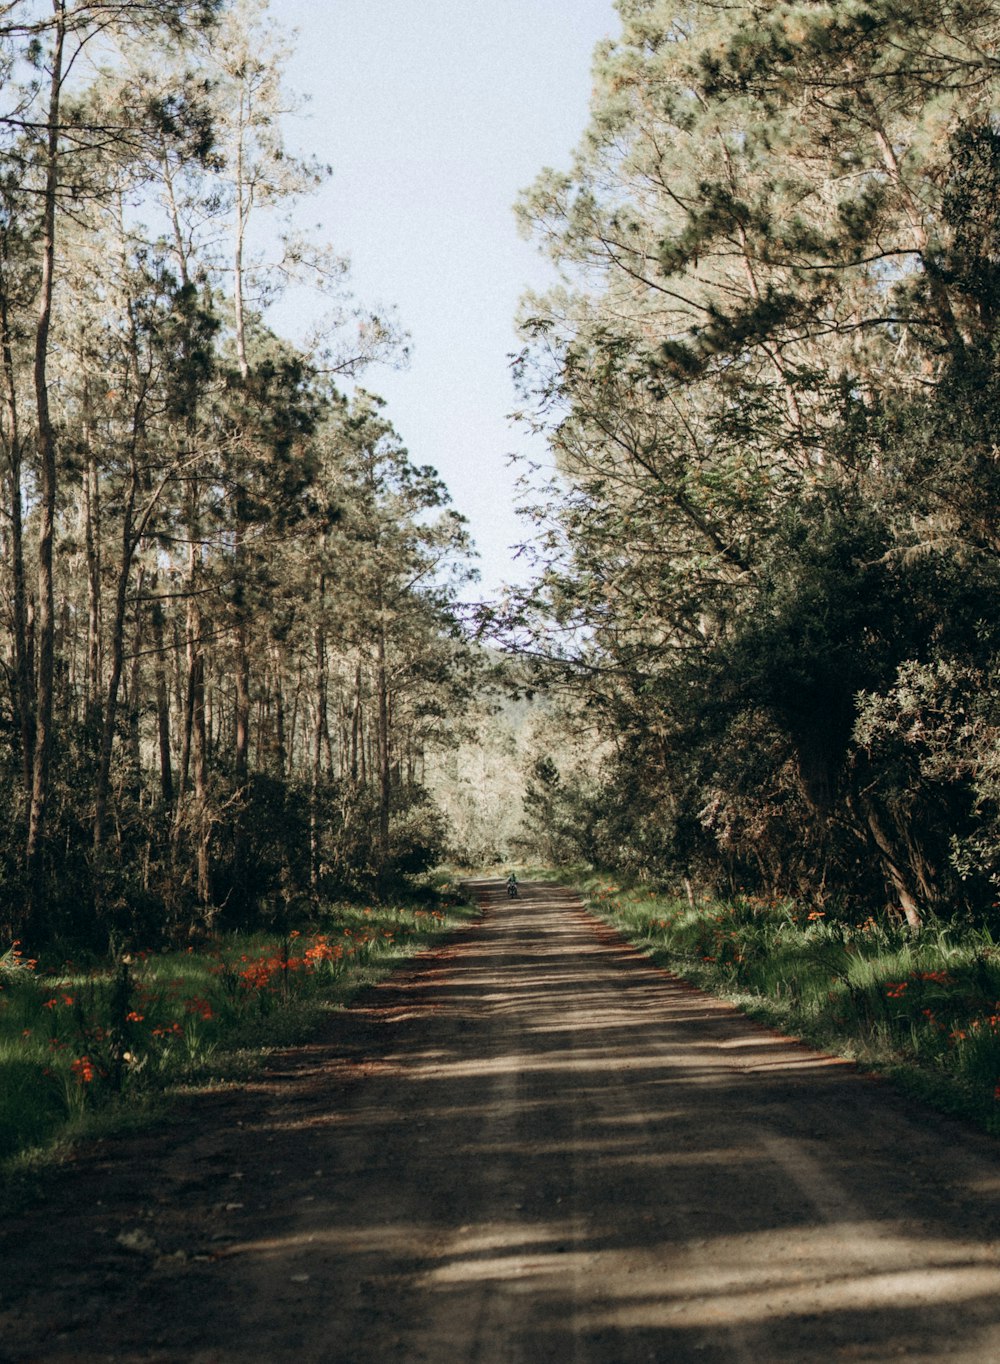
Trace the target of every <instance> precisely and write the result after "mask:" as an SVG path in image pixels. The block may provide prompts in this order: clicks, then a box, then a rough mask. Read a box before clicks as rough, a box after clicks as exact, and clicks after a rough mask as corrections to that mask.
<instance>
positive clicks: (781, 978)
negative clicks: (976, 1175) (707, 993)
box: [585, 878, 1000, 1134]
mask: <svg viewBox="0 0 1000 1364" xmlns="http://www.w3.org/2000/svg"><path fill="white" fill-rule="evenodd" d="M585 896H586V898H587V903H588V904H589V906H590V908H591V909H592V910H593V911H594V912H595V913H596V914H598V915H599V916H600V917H601V918H602V919H604V920H605V921H606V922H608V923H610V924H612V925H613V926H614V927H616V928H617V929H618V930H619V931H620V932H622V933H623V934H624V935H625V936H626V937H627V938H629V939H630V941H631V942H632V943H634V944H635V945H636V946H637V947H639V948H640V949H641V950H642V951H644V952H645V953H646V954H647V955H648V956H649V957H650V958H651V959H652V960H653V961H654V962H656V963H657V964H658V965H661V966H664V967H666V968H668V969H670V970H671V971H673V972H675V973H676V974H677V975H679V976H682V977H683V978H685V979H686V980H689V981H691V982H693V983H694V984H697V985H700V986H702V987H703V988H705V989H708V990H711V991H713V992H714V993H716V994H720V995H722V996H723V997H724V998H726V999H728V1000H730V1001H731V1002H732V1003H735V1004H737V1005H738V1006H739V1007H740V1008H741V1009H743V1011H744V1012H745V1013H747V1014H748V1015H749V1016H750V1017H752V1018H756V1019H758V1020H761V1021H764V1022H767V1023H769V1024H771V1025H773V1026H775V1027H778V1028H780V1029H782V1030H783V1031H785V1032H788V1033H790V1034H792V1035H794V1036H797V1037H800V1038H802V1039H803V1040H805V1041H807V1042H810V1043H812V1044H813V1045H815V1046H820V1047H823V1048H825V1049H827V1050H830V1051H834V1052H836V1053H838V1054H839V1055H842V1056H847V1057H851V1058H852V1059H854V1060H856V1061H858V1063H859V1064H860V1065H862V1066H863V1067H865V1068H867V1069H870V1070H875V1071H878V1072H881V1073H883V1074H886V1075H889V1076H890V1077H891V1078H893V1079H894V1080H895V1081H897V1082H898V1083H899V1084H901V1085H902V1086H903V1087H904V1088H905V1089H906V1090H907V1091H908V1092H910V1093H912V1094H915V1095H917V1096H919V1097H920V1098H921V1099H922V1100H924V1101H925V1102H928V1103H930V1104H932V1105H933V1106H934V1107H936V1108H938V1109H941V1110H943V1111H945V1112H949V1113H954V1114H958V1115H960V1116H963V1117H965V1118H969V1119H972V1120H973V1121H975V1122H976V1123H977V1124H979V1125H980V1126H982V1127H984V1128H985V1129H986V1130H987V1131H988V1132H991V1133H993V1134H1000V946H998V945H997V944H996V943H995V942H994V940H993V938H992V936H991V934H990V933H989V931H988V930H986V929H974V928H971V927H964V928H955V927H951V926H949V927H943V926H934V925H932V926H929V927H927V928H925V929H924V931H923V932H922V933H921V934H920V935H919V936H913V935H912V934H911V933H910V932H909V931H908V930H907V929H906V928H905V927H904V926H903V925H902V924H898V923H894V922H892V921H891V920H879V919H875V918H869V919H867V920H865V921H864V922H863V923H860V924H854V923H845V922H843V921H840V920H837V919H835V918H833V917H828V916H827V914H826V913H825V912H824V911H823V910H822V909H818V908H814V907H810V906H801V905H797V904H794V903H792V902H789V901H765V900H761V899H757V898H755V897H753V896H740V897H736V898H734V899H732V900H726V901H705V902H702V903H695V904H693V905H692V904H691V903H689V902H688V901H687V900H681V899H675V898H670V897H664V896H661V895H653V894H650V893H649V892H644V891H641V890H625V889H623V888H622V887H620V886H619V885H617V884H615V883H614V882H609V881H608V880H607V879H606V878H605V879H602V878H594V879H591V880H589V881H588V882H587V884H586V888H585Z"/></svg>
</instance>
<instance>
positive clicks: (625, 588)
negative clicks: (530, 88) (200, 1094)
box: [490, 0, 1000, 929]
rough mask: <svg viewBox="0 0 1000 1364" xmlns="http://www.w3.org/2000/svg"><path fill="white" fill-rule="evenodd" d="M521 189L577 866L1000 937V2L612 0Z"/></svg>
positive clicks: (542, 788)
mask: <svg viewBox="0 0 1000 1364" xmlns="http://www.w3.org/2000/svg"><path fill="white" fill-rule="evenodd" d="M617 9H618V11H619V14H620V16H621V20H622V32H621V34H620V36H619V37H617V38H616V39H615V40H613V41H611V42H608V43H607V44H605V45H604V46H603V47H602V48H601V49H600V50H599V51H598V53H597V57H596V63H595V89H594V99H593V105H592V111H591V121H590V125H589V128H588V130H587V133H586V136H585V138H584V139H583V141H582V143H581V145H580V147H579V149H578V151H577V153H576V156H575V159H574V161H573V164H572V167H571V169H570V170H569V171H568V172H555V171H546V172H544V173H543V174H541V175H540V176H539V177H538V179H537V180H536V182H535V184H534V185H533V186H532V187H531V188H530V189H529V190H528V191H526V192H525V193H524V195H523V196H522V199H521V202H520V204H519V209H518V211H519V213H520V216H521V220H522V223H523V226H524V229H525V231H526V232H527V233H529V234H530V235H531V236H532V237H533V238H534V239H535V240H536V241H537V242H538V244H539V245H540V246H541V247H542V249H544V250H545V251H546V252H548V253H549V254H550V256H551V258H552V260H553V261H554V263H555V264H556V266H557V267H558V270H559V283H558V284H557V286H556V287H554V288H553V289H551V290H550V291H549V292H547V293H546V294H544V296H538V297H529V298H528V299H526V300H525V303H524V306H523V310H522V316H521V327H522V332H523V338H524V349H523V351H522V353H521V355H520V356H519V358H518V380H519V384H520V389H521V395H522V405H523V419H524V420H525V421H528V422H530V423H532V424H533V425H534V426H535V427H537V428H538V429H540V430H543V431H544V432H546V433H547V436H548V439H549V442H550V445H551V448H552V450H553V452H554V456H555V467H554V469H553V471H552V476H551V481H550V482H548V483H546V482H544V481H542V480H541V479H539V478H538V477H535V478H534V479H532V478H531V477H530V474H529V476H528V479H527V481H528V483H529V484H530V485H531V486H530V488H529V490H528V496H527V506H526V509H525V510H526V513H527V515H528V518H529V520H528V526H529V529H530V538H531V543H532V546H533V549H534V555H535V562H536V570H537V576H536V582H535V585H534V587H533V588H531V589H530V590H528V591H526V592H521V593H519V594H515V595H512V596H511V597H510V598H509V599H508V600H507V601H506V602H504V603H502V604H501V605H499V606H497V607H496V608H495V609H494V611H493V613H492V617H491V620H490V626H491V628H494V629H496V630H497V631H498V632H499V633H501V634H502V633H503V632H504V631H506V632H507V635H508V638H509V639H510V640H511V641H512V642H513V645H514V646H515V647H517V648H520V649H521V650H523V651H524V652H525V653H527V654H529V655H531V656H532V657H534V658H535V660H536V664H537V666H538V667H540V668H541V669H542V670H543V672H544V675H545V676H546V677H547V678H548V679H549V681H550V684H551V686H552V687H553V689H554V691H555V692H556V694H558V695H560V696H562V697H563V698H564V701H565V713H566V716H567V719H566V724H567V725H568V726H569V727H570V732H572V733H574V734H575V735H576V736H577V738H578V740H579V747H580V751H581V752H589V753H594V752H596V751H598V750H600V751H601V752H602V754H603V760H602V762H601V763H600V764H599V765H598V766H597V767H596V768H595V767H594V765H593V763H592V762H566V761H561V762H555V761H552V760H551V759H546V758H545V757H544V756H543V757H540V758H538V759H537V760H536V762H535V766H534V770H533V772H532V776H531V782H530V787H529V792H528V799H529V805H530V807H531V808H532V809H533V810H534V811H535V815H536V819H537V820H539V821H545V824H546V827H547V829H548V837H549V840H550V843H551V845H552V850H553V852H558V851H560V850H561V852H562V855H564V856H575V857H578V858H582V859H583V860H585V861H588V862H590V863H592V864H594V865H597V866H605V867H612V868H614V869H616V870H617V871H618V872H619V874H622V875H632V876H633V877H638V878H640V879H647V880H650V881H654V882H659V883H661V884H665V885H670V886H675V887H677V889H678V890H679V891H680V893H682V894H683V893H684V891H685V889H686V892H687V894H688V895H689V896H690V897H692V899H693V897H695V896H697V895H700V894H703V893H706V892H707V893H712V892H715V893H722V894H730V895H731V894H736V893H738V892H739V891H740V890H741V889H742V890H745V891H746V892H747V893H752V894H754V895H758V896H764V897H768V898H772V897H777V898H781V897H790V898H792V899H794V900H797V901H798V902H799V903H805V904H812V905H814V906H816V907H817V912H821V913H823V914H829V915H832V916H839V917H841V918H844V919H846V920H848V921H853V922H860V921H861V920H863V919H864V918H865V917H866V916H867V915H869V914H870V913H873V912H875V913H878V912H881V911H882V910H883V909H888V910H889V911H890V912H891V913H892V914H895V915H898V916H899V918H900V921H903V919H904V916H905V921H906V923H907V924H908V925H909V926H910V928H911V929H918V928H919V927H920V926H921V924H923V923H926V922H927V921H928V920H930V919H932V918H946V919H948V920H950V921H956V920H958V921H963V920H972V921H975V922H977V923H980V924H983V923H988V922H992V921H994V920H995V909H996V901H997V899H998V898H1000V897H998V896H997V887H998V880H1000V804H998V798H1000V746H998V739H1000V707H998V702H1000V691H998V685H997V661H998V648H1000V633H998V617H997V610H996V602H997V587H998V581H1000V576H998V575H1000V561H998V551H1000V524H998V517H997V512H998V505H1000V456H998V443H997V417H998V414H1000V403H998V399H1000V388H998V378H997V343H998V321H1000V313H998V307H1000V219H998V217H997V203H998V199H1000V121H998V93H1000V84H998V75H1000V72H998V66H997V57H996V54H997V51H998V41H1000V9H998V7H997V5H996V4H994V3H991V0H906V2H905V3H900V0H841V3H834V4H829V3H821V0H808V2H807V3H777V2H769V3H765V4H750V3H746V4H735V5H717V4H715V3H709V2H706V3H697V2H695V3H675V0H619V3H618V5H617Z"/></svg>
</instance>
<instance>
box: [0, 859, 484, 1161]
mask: <svg viewBox="0 0 1000 1364" xmlns="http://www.w3.org/2000/svg"><path fill="white" fill-rule="evenodd" d="M471 913H472V911H471V910H470V909H469V908H468V907H467V906H465V905H463V904H461V903H460V902H459V900H458V899H457V897H455V896H454V895H452V894H451V893H450V888H448V887H447V886H446V887H445V888H444V889H443V890H441V891H440V892H438V893H437V894H436V895H435V894H431V895H428V897H427V899H426V901H425V902H424V904H423V905H420V904H418V903H416V902H414V901H411V902H410V903H408V904H372V905H347V904H335V905H330V906H328V907H327V908H326V910H325V911H324V912H323V913H322V914H320V915H318V916H316V917H314V918H313V919H312V921H311V922H310V923H309V924H305V923H303V926H302V927H301V929H297V928H290V929H287V930H285V931H282V932H277V933H276V932H258V933H252V934H251V933H226V934H219V935H217V936H212V937H209V936H206V937H205V938H204V939H203V940H201V941H200V942H199V943H198V944H197V945H196V946H194V945H193V946H189V947H187V948H185V949H182V950H177V949H170V950H164V951H155V952H149V951H135V952H133V953H125V954H123V955H122V956H121V957H120V959H119V960H118V962H117V963H116V964H114V965H111V966H109V964H108V961H107V959H106V958H96V957H95V958H93V959H92V960H90V961H87V960H79V961H73V960H65V961H62V962H60V963H59V964H56V962H55V960H43V961H36V960H33V959H31V958H28V957H26V956H25V955H24V953H23V952H22V950H21V947H20V945H19V944H16V943H15V944H14V945H13V946H12V947H11V948H9V949H8V950H7V951H6V952H5V953H4V954H3V955H2V956H0V1174H3V1173H8V1174H9V1173H11V1172H12V1171H14V1170H15V1169H17V1168H18V1167H19V1166H23V1165H24V1164H25V1161H26V1160H30V1159H32V1158H34V1157H35V1156H37V1154H38V1153H39V1151H41V1150H45V1149H49V1150H51V1149H52V1148H53V1147H58V1146H60V1145H61V1144H65V1143H66V1142H67V1141H70V1140H72V1139H74V1138H77V1137H80V1136H83V1135H86V1134H92V1133H94V1132H96V1131H99V1130H106V1129H107V1128H108V1127H110V1126H115V1125H118V1124H121V1123H123V1122H127V1121H131V1120H134V1118H135V1117H136V1116H137V1115H139V1114H141V1113H142V1112H143V1111H144V1110H146V1111H149V1110H151V1109H152V1110H155V1106H156V1103H157V1101H158V1100H162V1099H163V1098H164V1097H165V1096H168V1095H169V1094H171V1093H176V1092H177V1091H178V1090H179V1089H182V1088H184V1087H188V1086H201V1085H210V1084H215V1083H221V1082H225V1081H232V1080H235V1079H238V1078H240V1077H241V1076H245V1075H246V1074H248V1073H249V1072H251V1071H252V1070H253V1068H254V1067H255V1066H256V1065H258V1064H259V1063H260V1062H261V1060H262V1059H263V1057H264V1056H266V1055H267V1054H268V1052H269V1051H270V1050H273V1048H274V1047H276V1046H281V1045H288V1044H291V1043H294V1042H296V1041H299V1040H302V1039H303V1038H305V1037H306V1036H308V1034H309V1033H310V1031H311V1030H312V1029H313V1028H315V1026H316V1024H317V1022H318V1021H319V1019H320V1017H321V1016H322V1014H323V1013H325V1012H328V1011H329V1010H331V1009H335V1008H337V1007H340V1006H342V1005H343V1004H344V1003H345V1002H346V1001H347V1000H348V999H349V998H350V997H351V996H352V995H354V994H355V993H356V992H357V991H358V990H359V989H360V988H361V987H362V986H364V985H367V984H370V983H372V982H373V981H374V980H377V979H379V978H380V977H381V976H383V975H385V974H386V973H387V971H388V970H390V969H392V967H394V966H396V965H398V964H399V962H400V960H401V959H402V958H404V957H406V956H409V955H412V954H413V953H414V952H415V951H417V950H419V949H420V948H422V947H425V946H426V945H428V944H429V943H430V942H432V941H433V940H434V939H435V938H436V937H438V936H440V935H441V934H442V933H443V932H446V931H448V930H450V929H452V928H454V927H455V926H456V925H457V924H459V923H460V922H462V921H463V920H464V919H465V918H467V917H469V916H470V915H471Z"/></svg>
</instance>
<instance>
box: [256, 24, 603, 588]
mask: <svg viewBox="0 0 1000 1364" xmlns="http://www.w3.org/2000/svg"><path fill="white" fill-rule="evenodd" d="M271 12H272V14H273V15H274V17H275V18H276V19H277V20H278V21H279V23H280V24H281V25H282V27H284V28H294V29H297V30H298V37H297V40H296V52H295V55H294V57H293V59H292V61H291V62H290V64H289V67H288V84H289V87H290V88H291V89H293V90H294V91H297V92H299V93H301V94H305V95H308V96H309V104H308V106H307V110H306V114H305V121H304V122H302V121H300V120H296V126H295V127H294V128H292V129H290V130H289V142H290V143H293V144H297V145H299V146H301V147H302V148H304V149H306V148H307V149H308V150H309V151H310V152H311V153H312V154H313V155H314V156H315V157H316V158H317V159H319V160H320V161H323V162H328V163H329V164H330V165H331V166H332V168H333V175H332V178H331V179H330V181H329V182H328V183H327V184H326V185H325V186H324V187H323V188H322V189H321V191H320V192H319V194H318V195H317V196H316V197H315V198H313V199H311V200H310V201H309V203H308V204H307V205H304V206H303V209H302V212H301V214H300V219H301V221H302V222H303V223H306V224H309V225H310V226H313V225H316V224H319V225H321V227H322V233H323V234H325V236H326V238H327V239H328V240H329V241H330V242H331V243H332V245H333V246H334V247H335V248H336V249H337V250H338V251H341V252H344V253H346V254H347V255H349V256H350V257H351V261H352V272H351V274H352V280H353V286H354V291H355V293H356V295H357V297H358V299H359V301H360V302H362V303H365V304H368V305H369V306H374V305H382V304H391V305H395V307H396V309H397V311H398V316H399V321H400V323H401V324H402V325H403V326H404V327H405V328H406V330H407V331H408V332H409V333H410V335H411V338H412V343H413V354H412V359H411V362H410V364H409V367H408V369H407V370H406V371H405V372H394V371H393V370H391V369H390V368H388V367H380V368H378V369H373V370H370V371H369V372H368V373H367V374H366V376H365V377H364V379H363V383H364V386H365V387H366V388H369V389H371V390H372V391H374V392H376V393H379V394H380V395H381V396H382V397H383V398H385V399H386V402H387V408H386V415H387V416H388V417H389V419H390V420H391V421H392V422H393V424H394V426H395V427H396V429H397V431H398V432H399V434H400V436H401V437H402V439H403V441H404V443H405V444H406V446H407V448H408V450H409V452H410V455H411V458H412V459H413V460H414V461H415V462H416V463H418V464H431V465H433V466H434V467H435V468H436V469H437V470H438V471H439V473H440V474H441V476H442V478H443V479H444V481H445V483H446V484H447V485H448V488H449V490H450V492H451V495H452V499H453V502H454V505H455V506H456V507H457V508H458V510H459V511H460V512H462V513H463V514H464V515H465V516H466V517H467V518H468V520H469V522H470V529H471V533H472V536H473V539H474V541H475V544H476V548H477V550H478V551H479V554H480V562H479V568H480V572H481V574H482V582H481V584H480V585H479V587H478V589H476V593H474V595H477V594H480V593H481V594H483V595H487V596H491V595H493V594H494V593H495V592H496V591H497V590H498V588H499V586H500V585H501V583H503V582H505V581H508V582H511V581H517V580H521V579H523V578H524V577H525V575H526V568H525V566H524V565H523V564H522V563H518V562H515V561H514V559H513V556H512V553H511V546H512V545H514V544H516V543H517V542H519V541H520V540H521V539H523V538H524V535H525V534H526V532H527V527H526V526H524V525H523V524H522V522H521V520H520V519H519V518H517V517H516V515H515V513H514V480H515V477H516V472H515V471H513V470H511V469H510V468H509V467H508V455H509V454H510V453H511V452H514V451H518V452H520V453H523V454H533V455H537V454H540V453H541V451H540V449H539V447H538V446H537V445H532V443H531V439H530V437H529V436H528V434H527V433H526V432H524V431H523V430H522V429H520V428H514V427H512V426H511V424H510V423H509V422H508V420H507V417H508V414H509V413H510V412H511V411H512V409H513V408H514V406H515V405H516V395H515V393H514V389H513V386H512V383H511V379H510V373H509V362H508V356H509V355H510V354H511V353H512V352H513V351H514V350H515V349H516V348H517V345H518V342H517V337H516V333H515V331H514V325H513V319H514V315H515V312H516V309H517V304H518V300H519V298H520V296H521V295H522V294H523V293H524V292H525V290H526V289H528V288H540V287H543V286H544V285H545V284H546V283H547V282H549V281H550V280H551V278H552V275H551V271H550V267H549V266H548V265H547V263H546V262H545V261H544V259H543V258H542V257H541V255H540V254H539V252H538V250H537V248H536V247H535V246H534V245H532V244H530V243H527V242H524V241H522V240H521V238H520V237H519V235H518V232H517V227H516V224H515V221H514V215H513V211H512V205H513V203H514V200H515V199H516V198H517V196H518V194H519V192H520V191H521V190H523V189H525V188H527V187H528V186H529V185H530V184H531V183H532V181H533V180H534V179H535V177H536V176H537V174H538V173H539V171H540V170H541V169H542V168H543V167H545V166H555V167H559V168H568V166H569V164H570V159H571V155H572V151H573V149H574V147H575V146H576V144H577V143H578V142H579V140H580V137H581V135H582V133H583V131H584V128H585V127H586V123H587V118H588V102H589V98H590V91H591V78H590V70H591V58H592V55H593V50H594V47H595V44H596V43H597V42H598V41H599V40H600V39H602V38H605V37H609V36H613V35H614V34H615V33H617V31H618V27H619V23H618V17H617V14H616V13H615V11H614V8H613V5H612V0H271ZM296 307H297V309H301V302H299V301H297V303H296ZM298 320H301V318H300V319H298ZM294 321H295V319H292V322H293V324H294ZM281 329H282V330H287V329H288V328H286V327H282V328H281Z"/></svg>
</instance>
